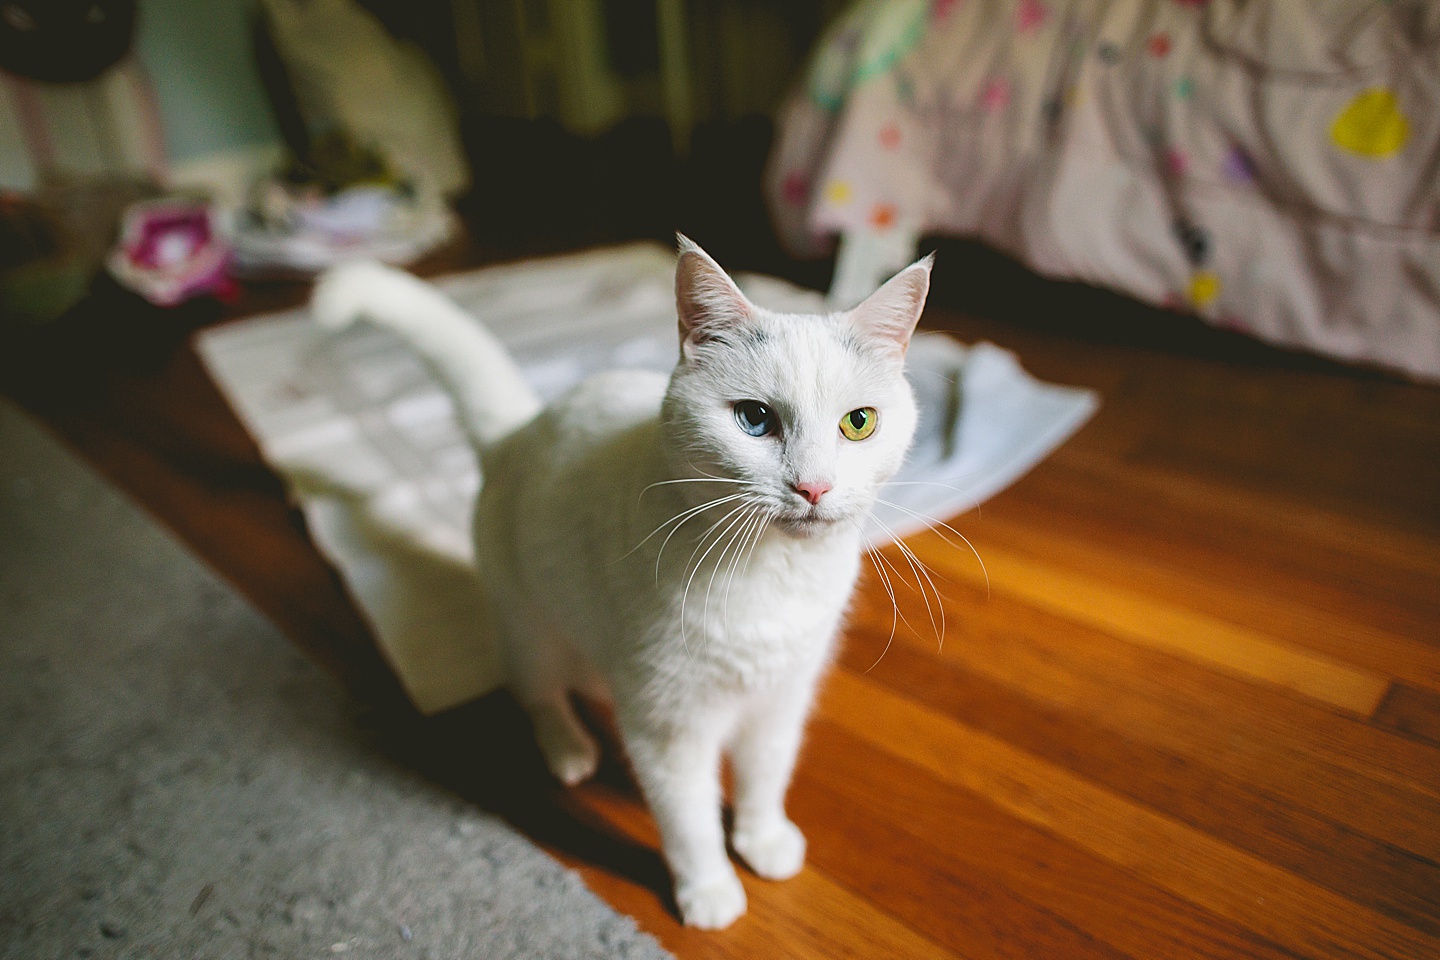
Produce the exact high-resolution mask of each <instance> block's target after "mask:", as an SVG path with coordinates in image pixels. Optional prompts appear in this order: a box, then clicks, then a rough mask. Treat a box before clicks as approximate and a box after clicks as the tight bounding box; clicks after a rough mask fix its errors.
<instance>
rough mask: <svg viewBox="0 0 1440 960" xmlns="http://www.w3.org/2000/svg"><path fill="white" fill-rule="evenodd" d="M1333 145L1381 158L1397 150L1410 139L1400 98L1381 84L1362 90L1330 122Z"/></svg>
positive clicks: (1397, 151)
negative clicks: (1380, 85) (1332, 121)
mask: <svg viewBox="0 0 1440 960" xmlns="http://www.w3.org/2000/svg"><path fill="white" fill-rule="evenodd" d="M1330 139H1331V140H1333V141H1335V146H1337V147H1339V148H1340V149H1342V150H1348V151H1350V152H1351V153H1358V154H1359V155H1360V156H1362V157H1371V158H1373V159H1377V160H1380V159H1384V158H1386V157H1392V156H1394V155H1395V154H1397V153H1399V152H1400V150H1401V148H1403V147H1404V146H1405V141H1407V140H1409V139H1410V121H1409V120H1407V119H1406V118H1405V114H1404V113H1402V112H1401V111H1400V101H1399V100H1398V99H1397V98H1396V97H1395V94H1394V93H1393V92H1392V91H1390V90H1386V89H1385V88H1384V87H1371V88H1370V89H1369V90H1362V91H1361V92H1360V93H1358V94H1356V95H1355V98H1354V99H1353V100H1351V101H1350V103H1349V104H1347V105H1346V107H1345V109H1344V110H1341V111H1340V114H1339V116H1337V117H1336V118H1335V122H1334V123H1333V124H1331V125H1330Z"/></svg>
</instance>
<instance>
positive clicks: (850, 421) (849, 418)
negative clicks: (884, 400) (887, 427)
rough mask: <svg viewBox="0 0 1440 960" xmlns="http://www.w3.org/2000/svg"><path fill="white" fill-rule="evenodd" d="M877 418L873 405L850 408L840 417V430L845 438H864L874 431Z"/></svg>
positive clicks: (878, 416)
mask: <svg viewBox="0 0 1440 960" xmlns="http://www.w3.org/2000/svg"><path fill="white" fill-rule="evenodd" d="M879 418H880V415H879V414H878V413H877V412H876V411H875V408H874V407H861V408H860V409H859V410H851V411H850V412H849V413H847V414H845V416H843V417H841V418H840V432H841V433H843V434H845V439H846V440H864V439H865V438H866V437H868V436H870V434H872V433H874V432H875V423H876V421H878V420H879Z"/></svg>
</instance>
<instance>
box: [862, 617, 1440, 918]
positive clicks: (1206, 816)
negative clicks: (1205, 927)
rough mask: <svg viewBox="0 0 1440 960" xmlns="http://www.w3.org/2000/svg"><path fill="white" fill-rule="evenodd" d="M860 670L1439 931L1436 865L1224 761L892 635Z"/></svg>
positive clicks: (1341, 890)
mask: <svg viewBox="0 0 1440 960" xmlns="http://www.w3.org/2000/svg"><path fill="white" fill-rule="evenodd" d="M879 639H883V638H872V640H877V641H878V640H879ZM862 645H863V644H862ZM841 662H842V664H844V665H845V666H847V667H850V668H851V669H852V670H864V669H865V668H866V666H867V665H868V654H866V655H856V654H854V653H851V652H847V653H845V654H844V655H843V656H842V660H841ZM867 676H868V677H869V678H870V679H872V680H874V681H875V682H878V683H881V684H884V685H885V686H886V687H888V688H889V689H890V690H892V691H893V692H895V693H896V694H898V695H901V696H904V697H906V698H907V699H910V700H912V701H914V702H916V703H918V704H920V705H923V706H925V707H928V708H929V709H931V710H934V711H936V712H937V713H941V714H944V715H945V716H948V717H950V718H951V719H952V720H955V721H956V722H958V723H962V724H964V725H966V726H968V727H970V728H972V729H974V730H978V731H981V732H983V733H986V734H989V735H990V736H993V737H996V738H998V739H1001V740H1003V741H1005V742H1006V743H1009V744H1011V745H1012V746H1014V747H1016V748H1018V749H1020V750H1023V751H1025V752H1026V753H1029V754H1031V755H1032V756H1035V757H1038V758H1041V759H1043V760H1046V761H1048V762H1050V763H1053V764H1055V765H1056V766H1059V767H1063V768H1064V769H1066V770H1069V771H1070V772H1072V773H1074V774H1076V775H1077V776H1081V777H1084V778H1085V779H1086V780H1089V781H1090V782H1092V783H1095V784H1097V785H1098V786H1101V787H1104V788H1106V789H1108V790H1110V791H1112V792H1114V793H1115V794H1117V795H1120V796H1123V797H1125V798H1127V799H1128V800H1130V801H1132V802H1134V803H1137V804H1140V805H1141V806H1144V807H1146V808H1147V809H1150V810H1153V811H1155V812H1157V813H1159V814H1161V815H1163V816H1166V817H1169V818H1171V819H1174V820H1177V821H1179V822H1182V823H1185V824H1188V825H1189V826H1192V827H1195V828H1196V829H1198V830H1201V831H1203V832H1204V833H1206V834H1208V835H1210V836H1212V837H1215V838H1217V839H1219V840H1222V841H1224V842H1226V843H1228V844H1230V845H1231V846H1234V847H1236V848H1238V849H1240V850H1244V851H1246V852H1248V853H1250V854H1253V855H1254V856H1256V857H1259V858H1261V859H1263V860H1265V861H1267V862H1269V863H1273V864H1275V865H1277V866H1280V867H1283V868H1284V869H1286V870H1289V871H1290V872H1292V873H1295V874H1297V875H1298V876H1301V877H1304V878H1306V879H1308V880H1311V881H1313V882H1315V883H1317V884H1319V885H1321V886H1323V887H1325V888H1327V889H1329V890H1331V891H1333V892H1335V893H1338V894H1340V895H1341V896H1344V897H1346V898H1347V899H1350V900H1353V901H1355V902H1356V903H1361V904H1364V905H1366V906H1369V907H1372V908H1374V909H1376V910H1380V911H1382V912H1384V913H1386V914H1389V915H1390V916H1393V917H1395V918H1396V919H1399V920H1401V921H1402V922H1404V923H1406V924H1408V925H1410V926H1412V927H1415V928H1416V929H1419V930H1423V931H1425V932H1427V933H1429V934H1431V935H1434V936H1440V922H1437V921H1436V919H1435V918H1436V916H1437V915H1440V864H1436V863H1434V862H1432V861H1429V860H1426V859H1424V858H1422V857H1418V856H1415V855H1414V854H1411V853H1409V852H1407V851H1404V850H1401V849H1398V848H1396V847H1394V846H1392V845H1390V844H1387V843H1384V842H1382V841H1379V840H1376V839H1374V838H1373V837H1371V836H1369V835H1367V834H1365V833H1363V832H1361V831H1360V830H1357V829H1355V828H1353V827H1352V826H1348V825H1343V824H1339V823H1336V822H1334V821H1331V820H1328V819H1326V818H1324V817H1321V816H1319V815H1317V814H1314V813H1310V812H1307V811H1305V810H1303V809H1299V808H1297V807H1295V806H1294V805H1292V804H1289V803H1287V802H1286V801H1284V800H1283V799H1281V798H1279V797H1275V796H1274V795H1272V794H1269V793H1267V792H1265V791H1263V790H1258V789H1256V788H1254V787H1252V786H1251V785H1249V784H1246V783H1244V782H1242V781H1240V780H1238V779H1236V778H1235V777H1233V776H1231V775H1229V774H1228V773H1227V772H1225V771H1224V770H1223V769H1219V768H1215V767H1211V766H1208V765H1206V764H1204V763H1200V762H1197V761H1195V760H1193V759H1192V758H1188V757H1183V756H1179V755H1177V754H1174V753H1171V752H1169V751H1165V750H1162V749H1159V748H1156V747H1153V746H1150V745H1148V744H1145V743H1142V742H1139V741H1135V740H1131V739H1128V738H1126V737H1123V736H1121V735H1119V734H1116V733H1114V732H1113V731H1110V730H1107V729H1105V728H1104V727H1102V726H1100V725H1099V724H1097V723H1094V722H1093V721H1091V720H1089V719H1088V718H1086V717H1083V716H1080V715H1077V714H1075V713H1072V712H1069V711H1064V710H1057V709H1052V708H1049V707H1046V706H1045V705H1043V704H1039V703H1036V702H1034V701H1031V700H1029V699H1028V698H1026V697H1024V696H1023V695H1021V694H1019V693H1017V692H1015V691H1012V690H1010V689H1009V688H1006V687H1003V686H1001V685H999V684H996V683H993V682H990V681H987V680H986V679H984V678H983V677H980V676H978V675H975V674H972V673H970V672H968V671H966V670H964V669H962V668H960V667H958V666H957V665H956V664H954V663H953V662H952V661H946V660H944V659H943V658H941V657H939V656H937V655H936V654H935V652H934V651H933V650H931V651H924V652H922V651H920V650H917V649H915V648H914V647H912V645H910V644H908V643H898V644H894V645H892V649H891V650H890V652H889V653H888V654H887V655H886V657H885V659H884V660H882V661H881V662H880V664H878V665H877V666H876V667H875V668H874V669H873V670H871V671H870V672H869V673H868V675H867ZM1436 832H1437V833H1440V825H1437V826H1436Z"/></svg>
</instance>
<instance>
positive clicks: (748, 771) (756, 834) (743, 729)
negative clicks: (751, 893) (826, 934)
mask: <svg viewBox="0 0 1440 960" xmlns="http://www.w3.org/2000/svg"><path fill="white" fill-rule="evenodd" d="M812 699H813V682H811V681H806V682H795V683H790V684H786V685H785V686H783V687H782V688H781V689H780V690H777V691H775V692H773V693H771V694H770V695H769V696H768V697H766V698H765V699H764V700H761V701H760V702H758V703H756V704H755V705H754V706H753V707H752V708H751V710H750V711H749V712H748V713H747V714H746V715H745V716H744V717H743V718H742V721H741V723H740V726H739V727H738V728H737V729H736V732H735V737H734V740H733V742H732V743H731V747H730V761H731V765H732V768H733V770H734V774H735V797H734V808H735V825H734V830H733V832H732V833H731V836H730V840H731V843H732V844H734V846H735V852H736V853H738V854H740V856H741V857H742V858H743V859H744V861H745V862H746V863H747V864H748V865H749V866H750V869H752V870H754V871H755V872H756V873H758V874H759V875H760V876H762V877H765V878H766V879H768V880H788V879H789V878H791V877H793V876H795V874H797V873H799V872H800V868H801V867H802V866H804V864H805V835H804V834H803V833H801V832H800V829H799V828H798V827H796V826H795V824H793V823H792V822H790V818H789V817H787V816H786V815H785V792H786V790H787V789H788V788H789V786H790V776H791V774H792V773H793V772H794V770H795V759H796V757H797V756H798V755H799V752H800V740H801V735H802V733H803V731H804V728H805V718H806V716H807V715H808V714H809V712H810V702H811V700H812Z"/></svg>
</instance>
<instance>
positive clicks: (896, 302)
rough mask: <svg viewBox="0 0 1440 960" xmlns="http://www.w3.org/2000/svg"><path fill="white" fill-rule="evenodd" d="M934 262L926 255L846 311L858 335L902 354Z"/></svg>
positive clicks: (907, 342) (928, 290)
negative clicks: (891, 347) (856, 305)
mask: <svg viewBox="0 0 1440 960" xmlns="http://www.w3.org/2000/svg"><path fill="white" fill-rule="evenodd" d="M934 263H935V254H933V253H929V254H926V255H925V256H924V257H921V258H920V259H919V260H916V261H915V262H914V263H912V264H910V266H908V267H906V268H905V269H904V270H901V271H900V272H899V273H897V274H895V276H893V277H891V278H890V279H889V280H887V281H886V282H885V284H884V285H883V286H882V287H881V288H880V289H879V290H876V291H875V292H874V293H872V294H870V296H869V297H867V298H866V300H865V302H864V303H862V304H860V306H858V307H856V308H855V309H854V310H851V311H850V322H851V323H853V324H854V325H855V327H856V329H858V330H859V331H860V332H861V333H862V334H864V335H866V336H868V337H872V338H874V339H876V340H880V341H882V342H885V343H887V344H891V345H893V346H894V347H895V349H897V350H899V351H900V353H901V355H903V354H904V353H905V351H906V349H908V348H909V346H910V335H911V334H913V333H914V332H915V324H917V323H919V322H920V312H921V311H922V310H924V309H925V296H926V294H928V293H929V292H930V267H931V266H932V265H933V264H934Z"/></svg>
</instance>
